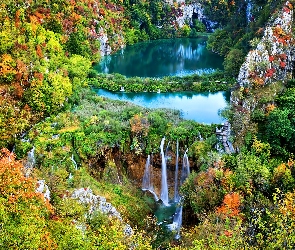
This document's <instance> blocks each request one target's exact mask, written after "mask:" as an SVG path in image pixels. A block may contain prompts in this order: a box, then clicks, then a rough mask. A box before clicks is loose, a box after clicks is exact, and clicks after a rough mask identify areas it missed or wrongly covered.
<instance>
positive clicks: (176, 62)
mask: <svg viewBox="0 0 295 250" xmlns="http://www.w3.org/2000/svg"><path fill="white" fill-rule="evenodd" d="M222 63H223V58H222V57H220V56H219V55H217V54H215V53H212V52H210V51H208V50H207V49H206V39H205V38H177V39H167V40H157V41H150V42H143V43H138V44H135V45H132V46H127V47H126V48H124V49H122V50H120V51H118V52H117V53H115V54H112V55H109V56H105V57H103V59H102V61H101V62H100V63H99V64H97V65H96V66H95V67H94V68H95V69H96V70H97V71H98V72H100V73H120V74H122V75H125V76H127V77H132V76H139V77H163V76H185V75H191V74H194V73H197V74H202V73H210V72H213V71H214V70H216V69H218V68H219V69H223V66H222Z"/></svg>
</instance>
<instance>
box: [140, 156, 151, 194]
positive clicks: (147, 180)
mask: <svg viewBox="0 0 295 250" xmlns="http://www.w3.org/2000/svg"><path fill="white" fill-rule="evenodd" d="M150 165H151V156H150V155H148V158H147V160H146V163H145V170H144V175H143V179H142V189H143V190H149V189H150V188H151V170H150Z"/></svg>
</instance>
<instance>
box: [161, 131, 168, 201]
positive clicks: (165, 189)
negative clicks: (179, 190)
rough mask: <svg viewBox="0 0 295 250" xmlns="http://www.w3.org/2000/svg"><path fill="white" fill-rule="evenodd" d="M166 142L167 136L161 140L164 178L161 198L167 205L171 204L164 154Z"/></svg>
mask: <svg viewBox="0 0 295 250" xmlns="http://www.w3.org/2000/svg"><path fill="white" fill-rule="evenodd" d="M164 142H165V137H164V138H163V139H162V141H161V146H160V149H161V156H162V179H161V196H160V197H161V200H162V202H163V204H164V205H165V206H169V197H168V181H167V166H166V158H165V154H164V149H163V148H164Z"/></svg>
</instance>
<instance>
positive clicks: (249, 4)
mask: <svg viewBox="0 0 295 250" xmlns="http://www.w3.org/2000/svg"><path fill="white" fill-rule="evenodd" d="M252 10H253V4H252V2H251V0H248V1H247V7H246V17H247V22H248V23H250V22H251V21H252Z"/></svg>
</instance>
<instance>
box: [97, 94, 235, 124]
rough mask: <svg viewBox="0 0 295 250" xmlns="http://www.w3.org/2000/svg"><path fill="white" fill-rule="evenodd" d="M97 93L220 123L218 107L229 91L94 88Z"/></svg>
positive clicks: (188, 117) (225, 100)
mask: <svg viewBox="0 0 295 250" xmlns="http://www.w3.org/2000/svg"><path fill="white" fill-rule="evenodd" d="M95 91H96V93H97V94H98V95H101V96H104V97H108V98H110V99H113V100H121V101H129V102H132V103H135V104H137V105H139V106H142V107H147V108H170V109H176V110H180V111H181V115H182V117H183V118H184V119H188V120H194V121H197V122H200V123H205V124H211V123H222V122H223V120H222V118H221V117H220V116H219V115H218V112H219V110H220V109H223V108H225V107H226V106H227V104H228V102H229V98H230V96H229V93H227V92H222V91H220V92H217V93H202V94H196V93H195V92H175V93H148V92H145V93H126V92H111V91H108V90H103V89H98V90H95Z"/></svg>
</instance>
